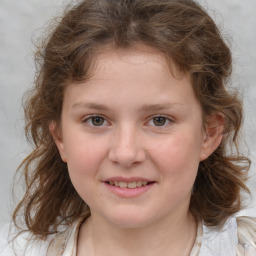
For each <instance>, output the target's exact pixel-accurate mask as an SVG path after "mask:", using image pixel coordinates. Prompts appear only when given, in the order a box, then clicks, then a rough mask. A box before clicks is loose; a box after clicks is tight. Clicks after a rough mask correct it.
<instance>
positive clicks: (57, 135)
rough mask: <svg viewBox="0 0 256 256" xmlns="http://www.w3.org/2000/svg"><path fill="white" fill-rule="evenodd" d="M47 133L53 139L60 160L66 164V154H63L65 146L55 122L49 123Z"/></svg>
mask: <svg viewBox="0 0 256 256" xmlns="http://www.w3.org/2000/svg"><path fill="white" fill-rule="evenodd" d="M49 131H50V133H51V135H52V137H53V140H54V142H55V144H56V146H57V148H58V150H59V153H60V156H61V159H62V161H63V162H65V163H66V162H67V158H66V153H65V146H64V143H63V139H62V135H61V131H60V130H59V129H58V127H57V124H56V123H55V122H53V121H52V122H51V123H50V125H49Z"/></svg>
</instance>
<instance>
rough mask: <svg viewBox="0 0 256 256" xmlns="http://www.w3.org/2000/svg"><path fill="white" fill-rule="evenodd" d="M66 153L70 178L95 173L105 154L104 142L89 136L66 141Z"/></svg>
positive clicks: (78, 177)
mask: <svg viewBox="0 0 256 256" xmlns="http://www.w3.org/2000/svg"><path fill="white" fill-rule="evenodd" d="M66 145H68V147H67V148H66V154H67V163H68V168H69V173H70V176H71V178H73V179H77V180H79V179H80V178H81V177H89V176H92V175H94V176H95V173H97V170H98V169H99V168H100V165H101V163H102V161H103V160H104V158H105V155H106V149H105V148H104V146H103V145H104V143H102V141H101V143H100V142H98V141H97V140H91V139H90V138H79V137H77V139H73V140H70V141H67V143H66Z"/></svg>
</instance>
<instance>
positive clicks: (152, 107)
mask: <svg viewBox="0 0 256 256" xmlns="http://www.w3.org/2000/svg"><path fill="white" fill-rule="evenodd" d="M183 106H184V105H183V104H181V103H163V104H144V105H142V106H140V107H139V108H138V111H139V112H150V111H162V110H167V109H173V108H182V107H183ZM71 108H72V109H73V108H88V109H94V110H101V111H109V110H110V109H109V108H108V107H107V106H105V105H103V104H98V103H93V102H88V103H86V102H77V103H75V104H73V105H72V107H71Z"/></svg>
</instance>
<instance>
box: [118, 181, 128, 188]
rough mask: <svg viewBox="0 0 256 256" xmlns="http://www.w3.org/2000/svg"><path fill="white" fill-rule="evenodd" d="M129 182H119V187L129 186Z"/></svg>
mask: <svg viewBox="0 0 256 256" xmlns="http://www.w3.org/2000/svg"><path fill="white" fill-rule="evenodd" d="M127 186H128V184H127V183H126V182H121V181H120V182H119V187H120V188H127Z"/></svg>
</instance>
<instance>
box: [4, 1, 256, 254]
mask: <svg viewBox="0 0 256 256" xmlns="http://www.w3.org/2000/svg"><path fill="white" fill-rule="evenodd" d="M36 57H37V61H38V64H39V70H38V73H37V79H36V83H35V87H34V88H33V89H32V91H30V93H29V94H28V98H27V101H26V106H25V114H26V121H27V125H26V134H27V136H28V138H29V139H30V140H31V141H32V143H33V144H34V150H33V151H32V153H31V154H30V155H29V156H28V157H27V158H26V159H25V160H24V161H23V162H22V164H21V167H20V169H22V170H23V173H24V176H25V181H26V193H25V195H24V197H23V199H22V201H21V202H20V203H19V204H18V206H17V208H16V209H15V211H14V213H13V221H14V223H15V225H16V228H18V231H16V232H18V234H17V233H15V234H17V235H16V236H14V237H13V236H11V234H9V239H8V240H9V245H7V243H6V242H2V241H4V239H1V242H2V243H3V245H1V247H0V248H1V251H0V252H1V255H4V256H7V255H15V254H17V255H42V256H45V255H65V256H75V255H78V256H81V255H88V256H103V255H104V256H108V255H111V256H117V255H118V256H119V255H123V256H130V255H139V256H142V255H143V256H144V255H147V256H158V255H162V256H167V255H173V256H188V255H190V256H198V255H200V256H214V255H218V256H235V255H246V256H253V255H256V241H255V240H256V221H255V219H253V218H249V217H239V218H235V217H234V214H235V213H237V212H238V211H239V210H240V209H241V208H242V205H241V197H240V191H241V190H243V191H245V192H247V193H249V190H248V188H247V187H246V185H245V181H246V179H247V172H248V169H249V165H250V161H249V159H247V158H246V157H243V156H241V155H240V154H239V151H238V147H237V145H238V137H239V136H238V135H239V130H240V127H241V123H242V106H241V102H240V100H239V99H238V97H237V96H236V95H235V94H231V93H230V92H228V91H227V89H226V87H225V86H226V83H227V80H228V78H229V76H230V73H231V53H230V49H229V48H228V47H227V45H226V44H225V42H224V41H223V39H222V37H221V35H220V33H219V31H218V29H217V27H216V25H215V24H214V22H213V20H212V19H211V18H210V17H209V16H208V14H207V13H206V12H205V11H204V10H203V8H202V7H200V6H199V5H198V4H197V3H196V2H194V1H192V0H157V1H156V0H145V1H142V0H129V1H128V0H84V1H80V2H79V3H78V4H76V5H73V6H71V7H70V8H69V9H68V10H67V11H66V12H65V14H64V16H63V18H62V19H61V21H60V22H59V24H58V25H57V26H56V28H54V30H53V32H52V34H51V35H50V37H49V38H48V39H47V41H46V42H45V44H44V46H43V47H42V48H41V49H40V51H39V52H38V53H37V55H36ZM22 224H24V225H22ZM6 233H7V232H6ZM9 233H11V231H10V232H9ZM4 235H5V234H4ZM4 235H3V236H4ZM24 239H25V244H24V241H23V240H24ZM28 241H29V242H28Z"/></svg>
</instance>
